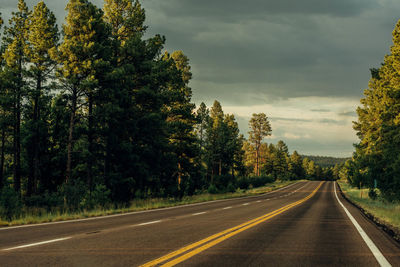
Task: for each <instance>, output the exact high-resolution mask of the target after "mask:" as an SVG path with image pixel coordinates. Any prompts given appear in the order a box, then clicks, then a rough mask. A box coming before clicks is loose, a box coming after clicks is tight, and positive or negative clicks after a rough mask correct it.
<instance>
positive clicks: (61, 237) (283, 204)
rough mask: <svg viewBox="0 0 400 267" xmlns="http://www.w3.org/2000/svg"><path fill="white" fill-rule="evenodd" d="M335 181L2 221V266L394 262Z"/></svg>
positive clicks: (386, 244)
mask: <svg viewBox="0 0 400 267" xmlns="http://www.w3.org/2000/svg"><path fill="white" fill-rule="evenodd" d="M335 186H337V185H336V184H335V183H333V182H322V183H321V182H300V183H297V184H294V185H292V186H289V187H287V188H285V189H282V190H280V191H276V192H271V193H269V194H265V195H262V196H257V197H251V198H242V199H233V200H224V201H216V202H211V203H205V204H201V205H189V206H184V207H179V208H173V209H160V210H155V211H150V212H140V213H131V214H128V215H123V216H113V217H106V218H101V219H94V220H84V221H74V222H68V223H61V224H44V225H38V226H29V227H19V228H0V265H1V266H28V265H29V266H140V265H144V266H146V264H147V266H151V265H154V264H157V265H165V266H173V265H175V264H178V265H179V264H180V265H185V266H186V265H192V266H200V265H203V266H318V265H332V266H338V265H340V266H343V265H344V266H361V265H363V266H379V265H381V266H390V265H392V266H400V247H399V245H398V244H397V243H396V242H394V241H393V240H392V239H391V238H390V237H389V236H387V235H386V234H385V233H384V232H382V231H380V230H379V229H378V228H376V227H375V225H373V224H372V223H371V222H370V221H368V220H367V219H366V218H364V216H363V215H362V214H361V213H360V212H359V211H358V210H357V209H356V208H354V207H353V206H352V205H350V204H349V203H348V202H347V201H346V200H345V199H343V198H342V197H341V195H340V194H339V193H337V198H336V195H335V190H334V188H335ZM339 201H340V202H341V203H343V206H342V205H341V204H340V202H339ZM345 209H347V210H348V212H347V213H349V214H351V216H352V217H353V220H354V221H356V222H357V223H358V224H359V228H360V229H361V231H362V232H364V234H365V236H368V238H369V239H370V242H372V243H373V244H374V246H375V248H376V249H377V251H378V252H376V251H374V250H373V249H371V247H370V245H369V244H368V242H366V241H365V238H363V236H362V234H360V230H359V229H358V228H357V227H356V226H355V225H354V223H353V222H352V219H350V218H349V215H348V214H347V213H346V211H345ZM374 253H375V254H374ZM377 255H378V256H379V255H381V256H382V258H378V257H377ZM382 259H384V260H385V261H386V263H385V261H382ZM385 264H386V265H385Z"/></svg>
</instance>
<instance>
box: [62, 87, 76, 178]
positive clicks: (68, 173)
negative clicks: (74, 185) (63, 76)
mask: <svg viewBox="0 0 400 267" xmlns="http://www.w3.org/2000/svg"><path fill="white" fill-rule="evenodd" d="M77 98H78V96H77V88H76V86H74V88H73V89H72V103H71V114H70V119H69V134H68V146H67V171H66V176H65V183H68V182H69V180H70V179H71V164H72V147H73V142H74V140H73V133H74V127H75V114H76V105H77Z"/></svg>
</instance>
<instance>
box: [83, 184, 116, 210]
mask: <svg viewBox="0 0 400 267" xmlns="http://www.w3.org/2000/svg"><path fill="white" fill-rule="evenodd" d="M110 197H111V191H110V189H108V188H107V187H106V186H105V185H103V184H98V185H96V187H95V188H94V190H93V191H92V192H87V193H86V195H85V197H84V199H83V200H82V202H81V205H82V206H83V207H85V208H87V209H94V208H104V207H105V206H106V205H107V204H109V203H110V200H111V198H110Z"/></svg>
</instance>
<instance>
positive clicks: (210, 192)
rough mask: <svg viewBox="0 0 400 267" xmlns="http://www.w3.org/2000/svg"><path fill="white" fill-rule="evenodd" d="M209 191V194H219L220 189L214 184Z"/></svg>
mask: <svg viewBox="0 0 400 267" xmlns="http://www.w3.org/2000/svg"><path fill="white" fill-rule="evenodd" d="M207 191H208V193H209V194H217V193H218V189H217V187H216V186H215V185H214V184H210V186H209V187H208V190H207Z"/></svg>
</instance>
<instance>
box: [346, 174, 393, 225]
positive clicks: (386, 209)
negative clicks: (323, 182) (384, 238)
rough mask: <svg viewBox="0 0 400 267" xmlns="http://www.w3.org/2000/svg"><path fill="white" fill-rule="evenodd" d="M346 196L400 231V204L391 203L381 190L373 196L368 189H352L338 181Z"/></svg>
mask: <svg viewBox="0 0 400 267" xmlns="http://www.w3.org/2000/svg"><path fill="white" fill-rule="evenodd" d="M338 183H339V185H340V188H341V189H342V191H343V192H344V193H345V195H346V196H347V197H348V198H349V199H350V200H351V201H353V202H354V203H356V204H358V205H359V206H360V207H362V208H363V209H364V210H365V211H366V212H368V213H370V214H371V215H373V216H374V217H375V218H377V219H378V220H379V221H380V222H381V223H382V222H383V223H385V224H389V225H392V226H394V227H396V228H397V229H400V203H399V202H390V201H387V200H386V199H385V198H383V197H382V195H381V193H380V191H379V190H376V191H375V192H376V195H375V194H374V195H371V193H370V192H371V191H370V190H369V189H368V188H362V189H359V188H357V187H352V186H351V185H350V184H349V183H347V182H345V181H338Z"/></svg>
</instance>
